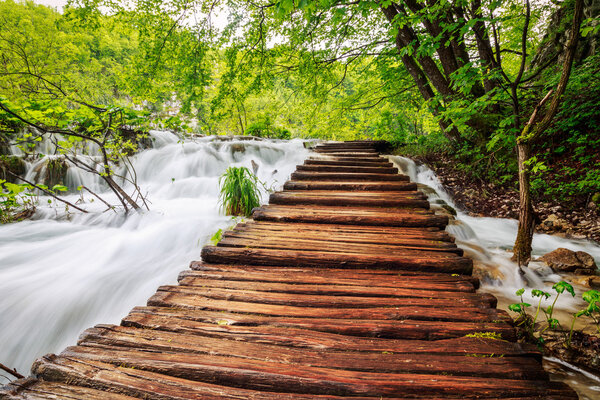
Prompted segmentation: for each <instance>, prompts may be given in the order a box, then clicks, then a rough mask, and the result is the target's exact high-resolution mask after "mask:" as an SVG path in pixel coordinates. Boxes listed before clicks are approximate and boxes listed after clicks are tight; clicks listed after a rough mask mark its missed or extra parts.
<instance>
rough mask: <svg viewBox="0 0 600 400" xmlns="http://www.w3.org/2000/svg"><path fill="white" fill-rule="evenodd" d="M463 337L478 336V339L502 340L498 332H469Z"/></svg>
mask: <svg viewBox="0 0 600 400" xmlns="http://www.w3.org/2000/svg"><path fill="white" fill-rule="evenodd" d="M465 337H468V338H478V339H495V340H502V335H500V334H499V333H498V332H475V333H469V334H468V335H465Z"/></svg>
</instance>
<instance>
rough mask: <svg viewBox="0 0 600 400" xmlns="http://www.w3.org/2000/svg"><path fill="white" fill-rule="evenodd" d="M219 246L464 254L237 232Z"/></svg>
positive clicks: (455, 249) (452, 249) (448, 249)
mask: <svg viewBox="0 0 600 400" xmlns="http://www.w3.org/2000/svg"><path fill="white" fill-rule="evenodd" d="M218 246H221V247H244V248H247V247H251V248H266V249H287V250H309V251H322V252H346V253H357V254H379V253H385V254H388V255H393V254H400V255H402V254H405V253H406V251H407V250H419V251H421V250H422V251H433V252H448V253H454V254H458V255H459V256H462V255H463V250H462V249H460V248H458V247H452V246H451V245H450V246H425V245H424V244H423V243H421V245H417V246H414V245H413V246H411V245H410V244H407V243H405V244H403V245H384V244H374V243H369V244H361V243H349V242H342V243H340V242H334V241H326V240H323V241H320V240H319V239H294V238H290V237H287V238H284V237H281V236H266V237H263V238H261V237H252V236H249V235H243V234H238V233H236V232H233V231H231V232H227V233H225V234H223V236H222V239H221V241H220V242H219V244H218Z"/></svg>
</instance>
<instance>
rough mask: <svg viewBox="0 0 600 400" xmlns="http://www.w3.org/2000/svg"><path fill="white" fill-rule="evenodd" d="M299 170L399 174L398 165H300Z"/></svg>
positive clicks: (297, 168)
mask: <svg viewBox="0 0 600 400" xmlns="http://www.w3.org/2000/svg"><path fill="white" fill-rule="evenodd" d="M296 170H297V171H306V172H343V173H363V174H364V173H368V174H398V168H396V167H365V166H339V165H335V166H333V165H298V166H297V167H296Z"/></svg>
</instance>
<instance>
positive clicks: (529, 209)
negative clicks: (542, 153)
mask: <svg viewBox="0 0 600 400" xmlns="http://www.w3.org/2000/svg"><path fill="white" fill-rule="evenodd" d="M529 158H531V145H530V144H529V143H528V142H526V141H523V142H521V143H519V144H517V162H518V164H519V230H518V232H517V239H516V241H515V246H514V248H513V261H516V262H517V264H518V265H519V267H520V266H527V264H529V261H530V259H531V242H532V239H533V230H534V228H535V225H534V223H533V222H534V211H533V205H532V203H531V190H530V189H531V186H530V183H529V169H528V167H527V165H526V164H525V162H526V161H527V160H529Z"/></svg>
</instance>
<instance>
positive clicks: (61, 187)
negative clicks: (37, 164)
mask: <svg viewBox="0 0 600 400" xmlns="http://www.w3.org/2000/svg"><path fill="white" fill-rule="evenodd" d="M52 190H53V191H55V192H56V191H58V192H66V191H67V190H69V188H68V187H66V186H65V185H54V186H52Z"/></svg>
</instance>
